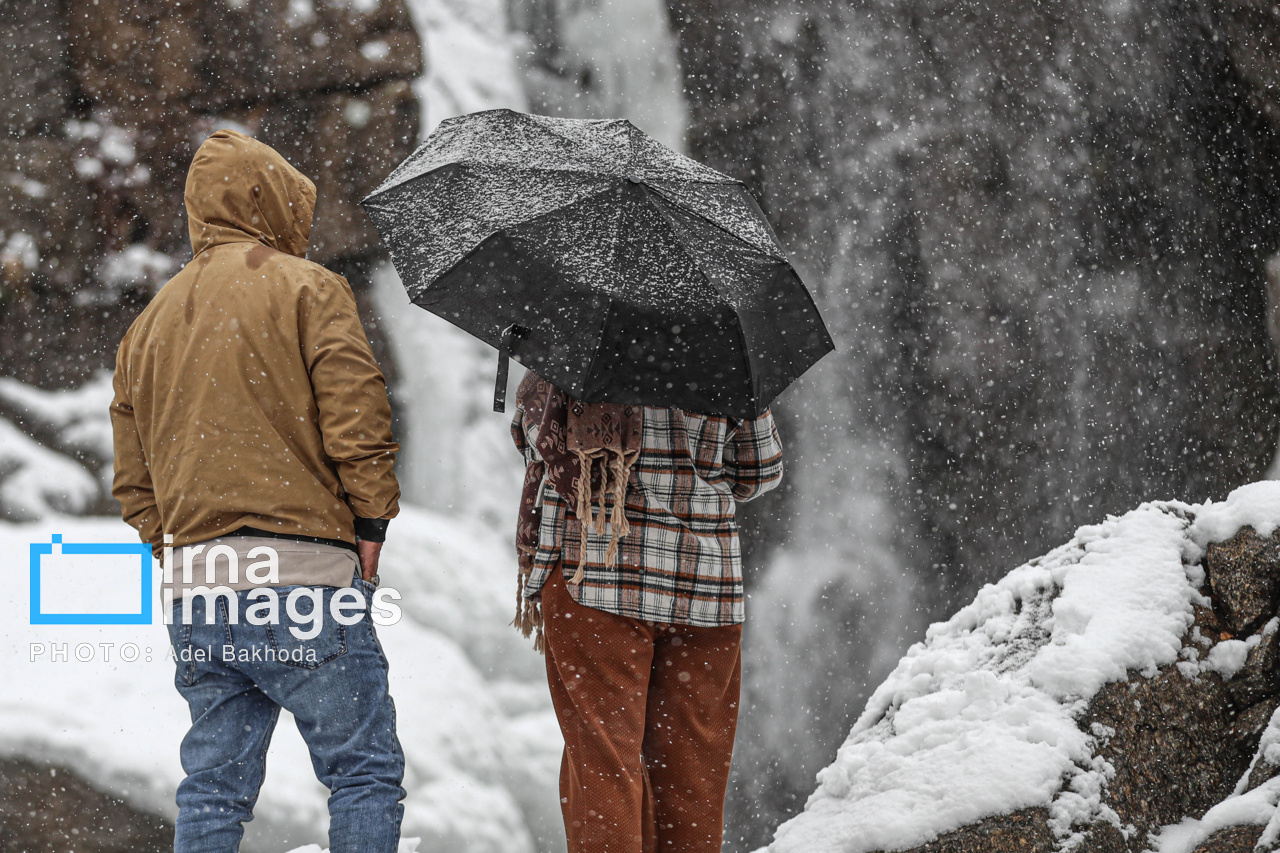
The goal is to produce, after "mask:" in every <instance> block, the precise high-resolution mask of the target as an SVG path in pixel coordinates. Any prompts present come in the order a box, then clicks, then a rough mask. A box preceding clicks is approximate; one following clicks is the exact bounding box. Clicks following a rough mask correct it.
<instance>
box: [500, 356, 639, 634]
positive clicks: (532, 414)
mask: <svg viewBox="0 0 1280 853" xmlns="http://www.w3.org/2000/svg"><path fill="white" fill-rule="evenodd" d="M516 398H517V400H518V401H519V403H520V407H521V408H522V409H523V410H524V413H525V417H526V418H528V419H530V420H532V421H533V423H535V424H537V440H536V441H535V442H534V447H535V448H536V449H537V451H538V455H539V456H540V457H541V458H542V462H541V463H537V462H535V463H532V464H530V465H529V466H528V467H527V468H526V469H525V474H524V489H523V491H522V494H521V497H520V518H519V521H518V522H517V525H516V551H517V556H518V558H519V562H520V577H519V585H518V586H517V587H516V608H517V609H516V618H515V620H514V621H513V622H512V624H513V625H515V626H516V627H517V628H519V629H520V632H521V633H522V634H524V636H526V637H528V636H530V635H531V634H533V633H534V632H535V631H536V632H537V639H536V640H535V641H534V646H535V648H537V649H538V650H539V651H541V650H542V608H541V605H540V604H539V602H538V601H537V600H530V599H527V598H525V597H524V588H525V584H526V583H528V581H529V577H530V575H531V574H532V573H533V558H534V554H535V553H536V552H537V550H538V529H539V527H540V526H541V521H542V500H541V498H542V495H541V494H540V492H541V489H542V483H543V479H544V477H545V479H546V482H548V483H550V485H551V488H553V489H555V491H556V493H557V494H559V495H561V496H562V497H564V498H565V500H567V501H569V502H570V505H571V506H572V507H573V508H574V515H576V516H577V518H578V521H579V524H580V525H581V531H580V533H581V539H580V540H579V543H578V570H577V571H576V572H575V573H574V575H573V577H572V578H571V579H570V580H569V583H571V584H579V583H582V579H583V577H584V576H585V574H586V566H587V541H586V539H587V529H588V528H590V529H591V530H592V531H593V532H594V533H595V534H596V535H597V536H599V535H603V534H604V532H605V525H606V523H607V524H609V525H610V526H611V527H612V534H611V535H610V537H609V545H608V547H607V548H606V549H605V555H604V564H605V566H614V565H616V564H617V560H618V543H619V540H621V539H622V537H624V536H626V535H627V533H628V532H630V528H629V525H628V524H627V515H626V502H627V501H626V496H627V480H629V479H630V477H631V467H632V466H633V465H634V464H635V461H636V458H637V457H638V456H639V455H640V440H641V437H642V428H643V419H642V412H643V409H642V407H640V406H622V405H615V404H612V403H582V402H579V401H577V400H574V399H573V398H572V397H570V396H569V395H568V394H565V393H564V392H563V391H561V390H560V389H559V388H557V387H555V386H554V385H552V384H551V383H550V382H548V381H546V380H545V379H543V378H542V377H540V376H537V375H536V374H534V373H533V371H529V372H528V373H527V374H525V377H524V381H522V382H521V383H520V389H519V390H518V391H517V392H516ZM609 501H612V502H613V511H612V512H611V513H610V516H609V518H607V519H606V518H605V505H606V503H607V502H609ZM597 505H598V506H599V511H597V510H596V507H597Z"/></svg>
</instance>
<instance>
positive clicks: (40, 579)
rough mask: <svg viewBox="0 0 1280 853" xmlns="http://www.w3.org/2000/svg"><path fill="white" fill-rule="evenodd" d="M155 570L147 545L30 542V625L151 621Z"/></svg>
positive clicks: (57, 537) (53, 540)
mask: <svg viewBox="0 0 1280 853" xmlns="http://www.w3.org/2000/svg"><path fill="white" fill-rule="evenodd" d="M154 581H155V570H154V569H153V568H152V560H151V546H150V545H147V544H144V543H136V544H133V543H130V544H125V543H119V542H63V541H62V536H61V534H54V535H53V536H51V537H50V541H49V542H32V543H31V624H32V625H150V624H151V608H152V598H153V595H152V590H153V586H154Z"/></svg>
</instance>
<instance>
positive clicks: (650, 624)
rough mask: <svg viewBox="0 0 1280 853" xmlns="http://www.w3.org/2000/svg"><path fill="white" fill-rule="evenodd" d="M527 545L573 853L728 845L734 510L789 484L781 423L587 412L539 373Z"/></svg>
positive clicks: (522, 398) (674, 413)
mask: <svg viewBox="0 0 1280 853" xmlns="http://www.w3.org/2000/svg"><path fill="white" fill-rule="evenodd" d="M516 398H517V399H516V413H515V417H514V419H513V421H512V425H511V433H512V437H513V438H514V440H515V443H516V447H517V448H518V449H519V450H520V451H521V453H523V455H524V457H525V461H526V475H525V481H524V492H523V496H522V499H521V505H520V517H519V524H518V529H517V530H518V532H517V546H518V552H519V561H520V587H519V591H518V596H519V600H520V602H521V603H520V610H519V615H518V616H517V620H516V621H517V624H518V626H519V627H520V628H521V629H522V630H523V632H524V633H525V636H529V635H530V634H533V633H536V635H537V645H538V647H539V648H541V649H542V650H543V652H544V653H545V656H546V666H547V679H548V682H549V684H550V687H551V698H552V703H553V705H554V706H555V711H556V717H557V718H558V719H559V722H560V730H561V732H562V733H563V734H564V740H565V747H564V756H563V759H562V761H561V766H560V802H561V808H562V810H563V813H564V823H565V832H566V834H567V836H568V841H569V851H570V853H601V851H625V852H626V853H639V851H645V853H649V851H658V850H672V851H676V850H678V851H682V853H704V851H705V853H715V851H719V850H720V847H721V840H722V835H723V827H724V799H725V790H726V787H727V785H728V781H729V767H730V763H731V759H732V754H733V740H734V734H735V732H736V730H737V719H738V699H739V692H740V686H741V677H742V622H743V618H744V612H743V603H744V595H743V583H742V556H741V550H740V546H739V543H738V532H737V527H736V525H735V522H734V505H735V502H742V501H749V500H751V499H753V498H755V497H758V496H760V495H762V494H764V493H765V492H767V491H769V490H771V489H773V488H776V487H777V485H778V484H779V482H780V481H781V479H782V445H781V442H780V441H779V439H778V431H777V427H776V426H775V425H774V422H773V417H772V415H771V414H770V413H769V412H768V411H767V410H766V411H765V413H764V414H762V415H760V416H759V417H756V418H751V419H747V420H736V419H732V418H729V417H725V416H717V415H700V414H695V413H692V412H686V411H684V410H682V409H676V408H661V407H654V406H628V405H616V404H610V403H582V402H580V401H577V400H574V399H573V398H571V397H569V396H568V395H567V394H565V393H564V392H563V391H561V390H560V389H558V388H556V387H555V386H554V385H552V384H551V383H549V382H547V381H546V380H544V379H542V378H541V377H539V376H537V374H535V373H533V372H532V371H530V372H529V373H527V374H526V375H525V378H524V380H523V381H522V382H521V384H520V388H519V391H518V392H517V395H516Z"/></svg>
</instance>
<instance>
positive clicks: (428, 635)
mask: <svg viewBox="0 0 1280 853" xmlns="http://www.w3.org/2000/svg"><path fill="white" fill-rule="evenodd" d="M55 533H61V534H62V535H63V538H64V541H65V542H136V541H137V537H136V535H135V534H134V532H133V530H132V529H131V528H129V527H127V526H125V525H124V524H123V523H121V522H117V521H113V520H106V519H83V518H69V517H62V518H57V517H54V518H48V519H46V520H44V521H41V522H36V523H30V524H0V553H3V554H6V555H7V558H6V560H5V565H6V566H8V567H9V568H8V572H9V578H10V582H9V583H7V584H5V585H4V587H3V589H0V614H2V615H3V617H4V622H3V625H4V627H3V628H2V629H0V671H2V672H4V673H5V686H4V689H3V691H0V752H3V753H4V754H10V755H12V754H17V755H23V756H28V757H32V758H36V759H42V760H49V761H56V762H59V763H64V764H67V765H70V766H71V767H72V768H74V769H75V770H77V771H78V772H79V773H81V774H82V775H83V776H84V777H85V778H87V779H89V780H91V781H92V782H94V783H96V784H98V785H99V786H101V787H103V788H104V789H106V790H108V791H110V792H112V793H114V794H116V795H117V796H121V797H123V798H124V799H126V800H127V801H129V802H131V803H133V804H134V805H136V806H137V807H139V808H142V809H145V810H147V811H152V812H156V813H160V814H166V815H169V816H172V815H173V814H174V807H173V792H174V789H175V787H176V785H177V783H178V781H179V780H180V779H181V777H182V770H181V768H180V767H179V764H178V743H179V741H180V739H181V737H182V735H183V734H184V732H185V730H186V725H187V721H188V719H187V716H186V707H185V704H184V703H183V702H182V700H181V699H180V698H179V696H178V694H177V692H176V691H175V690H174V688H173V684H172V680H173V673H174V665H173V663H172V662H171V661H170V660H169V658H168V656H167V654H166V650H167V647H168V646H167V643H168V640H167V634H166V632H165V628H164V626H163V625H162V624H160V621H159V616H158V615H157V616H156V618H155V619H154V623H153V624H151V625H138V626H125V625H106V626H70V625H66V626H64V625H34V626H33V625H30V624H29V610H28V606H29V598H28V593H29V576H28V572H27V566H28V557H27V555H28V549H29V543H32V542H49V541H50V535H51V534H55ZM513 565H514V558H513V557H512V555H511V554H510V553H508V548H507V546H506V545H505V543H504V542H503V541H502V540H501V537H498V536H496V535H495V534H493V533H492V532H490V531H489V530H488V529H487V528H483V527H477V526H472V525H469V524H467V523H464V522H460V521H458V520H457V519H453V518H446V517H443V516H440V515H436V514H433V513H429V512H425V511H422V510H415V509H411V508H410V509H406V510H405V511H404V512H403V513H402V514H401V516H400V518H399V519H398V520H397V521H396V522H394V523H393V526H392V528H391V534H390V537H389V539H388V543H387V546H386V550H385V556H384V562H383V569H382V576H383V578H384V585H386V586H394V587H395V588H397V589H398V590H400V592H401V593H402V594H403V596H404V601H403V606H404V608H405V618H404V619H403V620H402V621H401V622H400V623H399V624H397V625H393V626H387V627H384V628H382V629H380V632H379V635H380V637H381V640H382V643H383V645H384V647H385V649H386V653H387V657H388V659H389V660H390V661H391V689H392V695H393V696H394V698H395V700H396V705H397V709H398V712H399V713H398V716H399V725H400V737H401V740H402V742H403V743H404V747H405V751H406V753H407V757H408V774H407V778H406V783H405V787H406V788H407V789H408V791H409V797H408V799H407V800H406V803H405V806H406V818H405V827H404V834H405V837H406V838H408V837H415V836H416V837H420V838H421V844H420V846H419V847H418V850H419V851H420V853H436V851H440V853H445V851H448V853H522V852H523V851H530V853H532V851H534V850H554V849H563V840H562V838H563V831H562V829H561V828H560V826H559V804H558V801H557V795H556V778H557V771H558V767H559V757H560V749H561V742H560V734H559V730H558V728H557V726H556V723H555V719H554V716H553V715H552V713H551V710H550V700H549V698H548V696H547V692H546V684H545V677H544V676H543V674H542V662H541V659H540V658H539V656H538V655H537V654H536V653H534V652H533V651H532V650H531V649H529V648H528V643H527V641H525V640H523V639H522V638H521V637H520V636H519V635H518V634H517V633H516V632H515V631H514V630H513V629H511V628H510V627H508V626H507V622H509V621H510V619H511V615H512V608H513V607H514V596H515V593H514V586H513V585H514V570H513ZM32 643H43V644H45V646H46V647H51V646H52V645H53V644H55V643H57V644H62V643H65V644H68V645H67V648H68V652H69V654H68V656H67V657H68V659H67V660H65V661H61V660H60V661H54V660H51V659H50V657H51V654H47V655H42V656H40V657H39V658H38V659H37V660H35V661H33V660H31V653H30V648H31V646H30V644H32ZM102 643H110V644H114V645H113V649H112V651H113V655H112V657H111V660H109V661H107V660H104V659H103V658H104V654H103V652H102V650H101V648H100V647H99V645H98V644H102ZM126 643H134V644H136V645H137V646H138V647H139V649H140V652H141V653H140V654H139V656H138V659H137V660H136V661H134V662H131V663H130V662H125V661H122V660H120V653H119V650H120V649H121V647H122V646H123V645H124V644H126ZM78 644H90V646H92V647H93V649H92V650H93V652H94V654H93V659H91V660H87V661H83V662H81V661H78V660H76V656H75V649H76V646H77V645H78ZM86 651H88V650H87V649H86ZM326 797H327V791H326V790H325V789H324V788H323V787H322V786H320V784H319V783H318V782H316V780H315V778H314V776H313V775H312V771H311V764H310V760H309V759H308V757H307V754H306V750H305V747H304V746H303V743H302V740H301V738H300V737H299V736H298V734H297V729H296V727H295V726H294V725H293V724H292V721H291V720H286V719H282V720H281V724H280V727H279V729H277V732H276V737H275V741H274V742H273V745H272V748H271V752H270V753H269V757H268V760H267V779H266V783H265V785H264V790H263V793H262V798H261V800H260V801H259V804H258V808H257V820H255V821H254V823H253V824H251V825H250V830H249V832H248V834H247V836H246V844H245V849H246V850H247V851H271V853H277V851H279V853H282V851H286V850H290V849H292V848H295V847H298V846H300V845H304V844H311V843H321V844H323V842H324V840H325V832H326V827H327V815H326V811H325V800H326Z"/></svg>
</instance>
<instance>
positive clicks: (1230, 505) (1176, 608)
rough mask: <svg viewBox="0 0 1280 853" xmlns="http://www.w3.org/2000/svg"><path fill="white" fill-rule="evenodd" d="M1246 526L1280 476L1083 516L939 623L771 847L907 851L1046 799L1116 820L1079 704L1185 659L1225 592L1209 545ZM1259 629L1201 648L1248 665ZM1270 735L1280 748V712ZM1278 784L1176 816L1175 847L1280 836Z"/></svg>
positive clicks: (1266, 528)
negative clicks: (1051, 545) (1206, 614)
mask: <svg viewBox="0 0 1280 853" xmlns="http://www.w3.org/2000/svg"><path fill="white" fill-rule="evenodd" d="M1246 524H1251V525H1252V526H1253V527H1254V529H1255V530H1256V531H1257V532H1258V533H1259V534H1261V535H1263V536H1268V535H1270V534H1271V532H1272V531H1273V530H1274V529H1275V528H1276V527H1277V525H1280V483H1274V482H1264V483H1255V484H1253V485H1250V486H1246V487H1243V488H1241V489H1237V490H1236V491H1235V492H1233V493H1232V494H1231V495H1230V497H1229V498H1228V499H1227V500H1226V501H1224V502H1222V503H1208V504H1204V505H1199V506H1188V505H1185V504H1179V503H1151V504H1145V505H1144V506H1142V507H1140V508H1138V509H1136V510H1134V511H1133V512H1130V513H1127V514H1126V515H1124V516H1121V517H1119V518H1114V517H1113V518H1109V519H1108V520H1107V521H1105V522H1104V523H1102V524H1099V525H1096V526H1091V527H1085V528H1081V530H1080V531H1079V532H1078V533H1077V534H1076V536H1075V538H1074V539H1073V540H1072V541H1071V542H1069V543H1068V544H1066V545H1064V546H1062V547H1060V548H1058V549H1056V550H1054V551H1052V552H1051V553H1049V554H1048V555H1046V556H1044V557H1042V558H1039V559H1037V560H1032V561H1031V562H1030V563H1028V564H1027V565H1025V566H1022V567H1021V568H1018V569H1016V570H1014V571H1013V572H1011V573H1010V574H1009V575H1007V576H1006V577H1005V578H1004V579H1003V580H1001V581H1000V582H999V583H996V584H992V585H989V586H987V587H985V588H984V589H982V590H981V591H980V592H979V594H978V596H977V598H976V599H975V600H974V602H973V603H972V604H970V605H969V606H968V607H966V608H964V609H963V610H961V611H960V612H958V613H957V614H956V615H955V616H953V617H952V618H951V619H950V620H949V621H947V622H943V623H938V624H935V625H933V626H932V627H930V629H929V631H928V633H927V636H926V638H925V640H924V641H923V642H921V643H918V644H917V645H915V646H913V647H912V648H911V650H910V651H909V652H908V653H907V655H906V656H905V657H904V658H903V659H902V661H901V662H900V663H899V664H898V667H897V668H896V669H895V670H894V671H893V673H892V674H891V675H890V676H889V678H888V679H887V680H886V681H885V682H884V683H883V684H882V685H881V686H880V687H879V689H877V690H876V692H875V693H874V694H873V696H872V697H871V700H870V701H869V703H868V705H867V709H866V711H865V712H864V713H863V715H862V717H861V718H860V719H859V720H858V722H857V724H856V725H855V726H854V728H853V731H852V732H851V734H850V735H849V738H848V740H847V741H846V742H845V744H844V746H842V747H841V748H840V751H839V754H838V755H837V757H836V760H835V762H834V763H833V764H831V765H830V766H829V767H827V768H826V769H825V770H823V771H822V773H820V774H819V777H818V781H819V786H818V790H817V791H816V792H815V793H814V794H813V796H812V797H810V799H809V802H808V805H807V806H806V808H805V811H804V813H803V814H801V815H800V816H798V817H796V818H795V819H793V820H791V821H789V822H788V823H786V824H784V825H783V826H782V827H781V828H780V829H779V830H778V833H777V837H776V840H775V841H774V843H773V844H772V845H771V846H770V847H769V848H768V849H769V851H770V853H864V851H872V850H905V849H908V848H911V847H914V846H917V845H919V844H923V843H926V842H928V841H931V840H933V839H934V838H936V837H937V836H938V835H940V834H942V833H944V832H947V831H950V830H953V829H957V828H959V827H961V826H963V825H965V824H969V823H973V822H975V821H977V820H979V819H981V818H983V817H987V816H990V815H998V814H1005V813H1008V812H1012V811H1014V810H1017V809H1020V808H1024V807H1027V806H1034V805H1046V806H1048V807H1049V810H1050V814H1051V817H1052V828H1053V830H1054V831H1055V833H1056V834H1057V835H1058V837H1059V838H1060V839H1061V840H1062V841H1064V842H1069V841H1070V840H1071V839H1072V836H1073V835H1074V834H1075V833H1076V831H1077V830H1078V829H1079V828H1081V827H1083V826H1085V825H1086V824H1088V823H1090V822H1093V821H1095V820H1111V821H1115V814H1114V813H1112V812H1111V810H1110V809H1108V808H1107V807H1106V805H1105V804H1104V803H1103V798H1102V796H1101V794H1102V791H1103V788H1104V786H1105V784H1106V777H1107V773H1108V769H1109V768H1108V767H1107V766H1106V763H1105V762H1104V761H1103V760H1102V759H1101V758H1099V757H1097V756H1096V755H1095V754H1094V745H1095V740H1094V737H1093V736H1092V735H1091V734H1090V733H1089V732H1086V731H1082V730H1081V729H1080V728H1079V727H1078V726H1077V723H1076V719H1077V717H1078V716H1079V715H1080V713H1081V712H1082V711H1083V710H1084V709H1085V707H1086V705H1087V704H1088V701H1089V699H1090V698H1091V697H1092V696H1093V695H1094V694H1095V693H1097V692H1098V690H1099V688H1101V687H1102V685H1103V684H1105V683H1107V682H1109V681H1115V680H1118V679H1122V678H1124V677H1125V676H1126V673H1127V672H1132V671H1136V672H1139V673H1154V672H1155V670H1156V668H1157V667H1160V666H1165V665H1168V664H1171V663H1174V662H1175V661H1178V660H1179V653H1180V650H1181V648H1182V642H1181V640H1182V637H1183V635H1184V634H1185V632H1186V631H1187V629H1188V628H1189V627H1190V625H1191V623H1192V620H1193V614H1192V605H1193V604H1208V602H1207V601H1204V600H1203V599H1202V596H1201V595H1200V593H1199V592H1198V589H1199V588H1200V587H1201V586H1202V585H1203V583H1204V572H1203V569H1202V568H1201V566H1200V560H1201V558H1202V557H1203V556H1204V553H1205V549H1206V547H1207V546H1208V544H1209V543H1210V542H1215V541H1222V540H1225V539H1228V538H1230V537H1231V536H1232V535H1233V534H1234V533H1235V532H1236V531H1237V530H1238V529H1239V528H1240V527H1242V526H1244V525H1246ZM1270 628H1271V630H1274V625H1273V626H1270ZM1247 645H1248V643H1247V642H1246V641H1242V640H1233V641H1227V642H1223V643H1219V644H1218V645H1217V646H1216V647H1215V648H1214V650H1213V652H1214V653H1213V654H1210V655H1209V656H1208V657H1207V659H1206V660H1204V661H1186V662H1184V664H1185V665H1187V666H1194V667H1197V668H1198V670H1199V671H1204V670H1207V669H1214V670H1217V671H1219V672H1221V673H1222V674H1223V675H1224V677H1230V676H1231V675H1232V674H1234V672H1235V671H1236V670H1238V668H1239V667H1240V665H1241V664H1242V663H1243V658H1244V652H1245V651H1246V650H1247V649H1246V646H1247ZM1266 750H1271V751H1272V752H1274V753H1275V754H1277V755H1280V719H1276V720H1273V721H1272V728H1271V729H1270V730H1269V731H1268V733H1267V735H1266V736H1265V737H1264V741H1263V744H1262V747H1261V748H1260V750H1259V752H1260V753H1261V752H1264V751H1266ZM1268 754H1269V755H1270V754H1271V753H1268ZM1255 760H1256V759H1255ZM1246 778H1247V776H1246ZM1242 790H1243V780H1242V784H1241V786H1240V788H1238V792H1239V791H1242ZM1278 799H1280V781H1277V780H1273V782H1271V783H1267V784H1266V785H1263V786H1262V787H1260V788H1258V789H1255V790H1254V791H1251V792H1249V793H1248V794H1243V795H1239V794H1238V795H1237V796H1233V797H1231V798H1229V799H1228V800H1226V801H1225V802H1223V803H1221V804H1220V805H1219V806H1217V807H1215V808H1214V809H1213V810H1212V811H1210V812H1209V814H1207V815H1205V816H1204V818H1203V819H1201V820H1187V821H1184V822H1183V823H1182V824H1180V825H1178V826H1176V827H1168V828H1166V829H1165V831H1164V832H1163V833H1161V834H1160V837H1159V839H1158V841H1157V843H1158V846H1159V853H1188V851H1190V850H1192V849H1194V848H1195V846H1196V845H1197V844H1198V843H1199V842H1200V841H1202V840H1203V839H1204V838H1206V837H1208V835H1209V834H1210V833H1211V832H1213V831H1214V830H1216V829H1219V828H1221V827H1223V826H1231V825H1235V824H1240V823H1251V824H1264V825H1266V824H1268V822H1270V826H1268V828H1267V831H1266V833H1265V837H1269V838H1273V839H1274V838H1276V837H1277V836H1278V835H1280V818H1277V817H1276V816H1275V815H1276V802H1277V800H1278Z"/></svg>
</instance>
